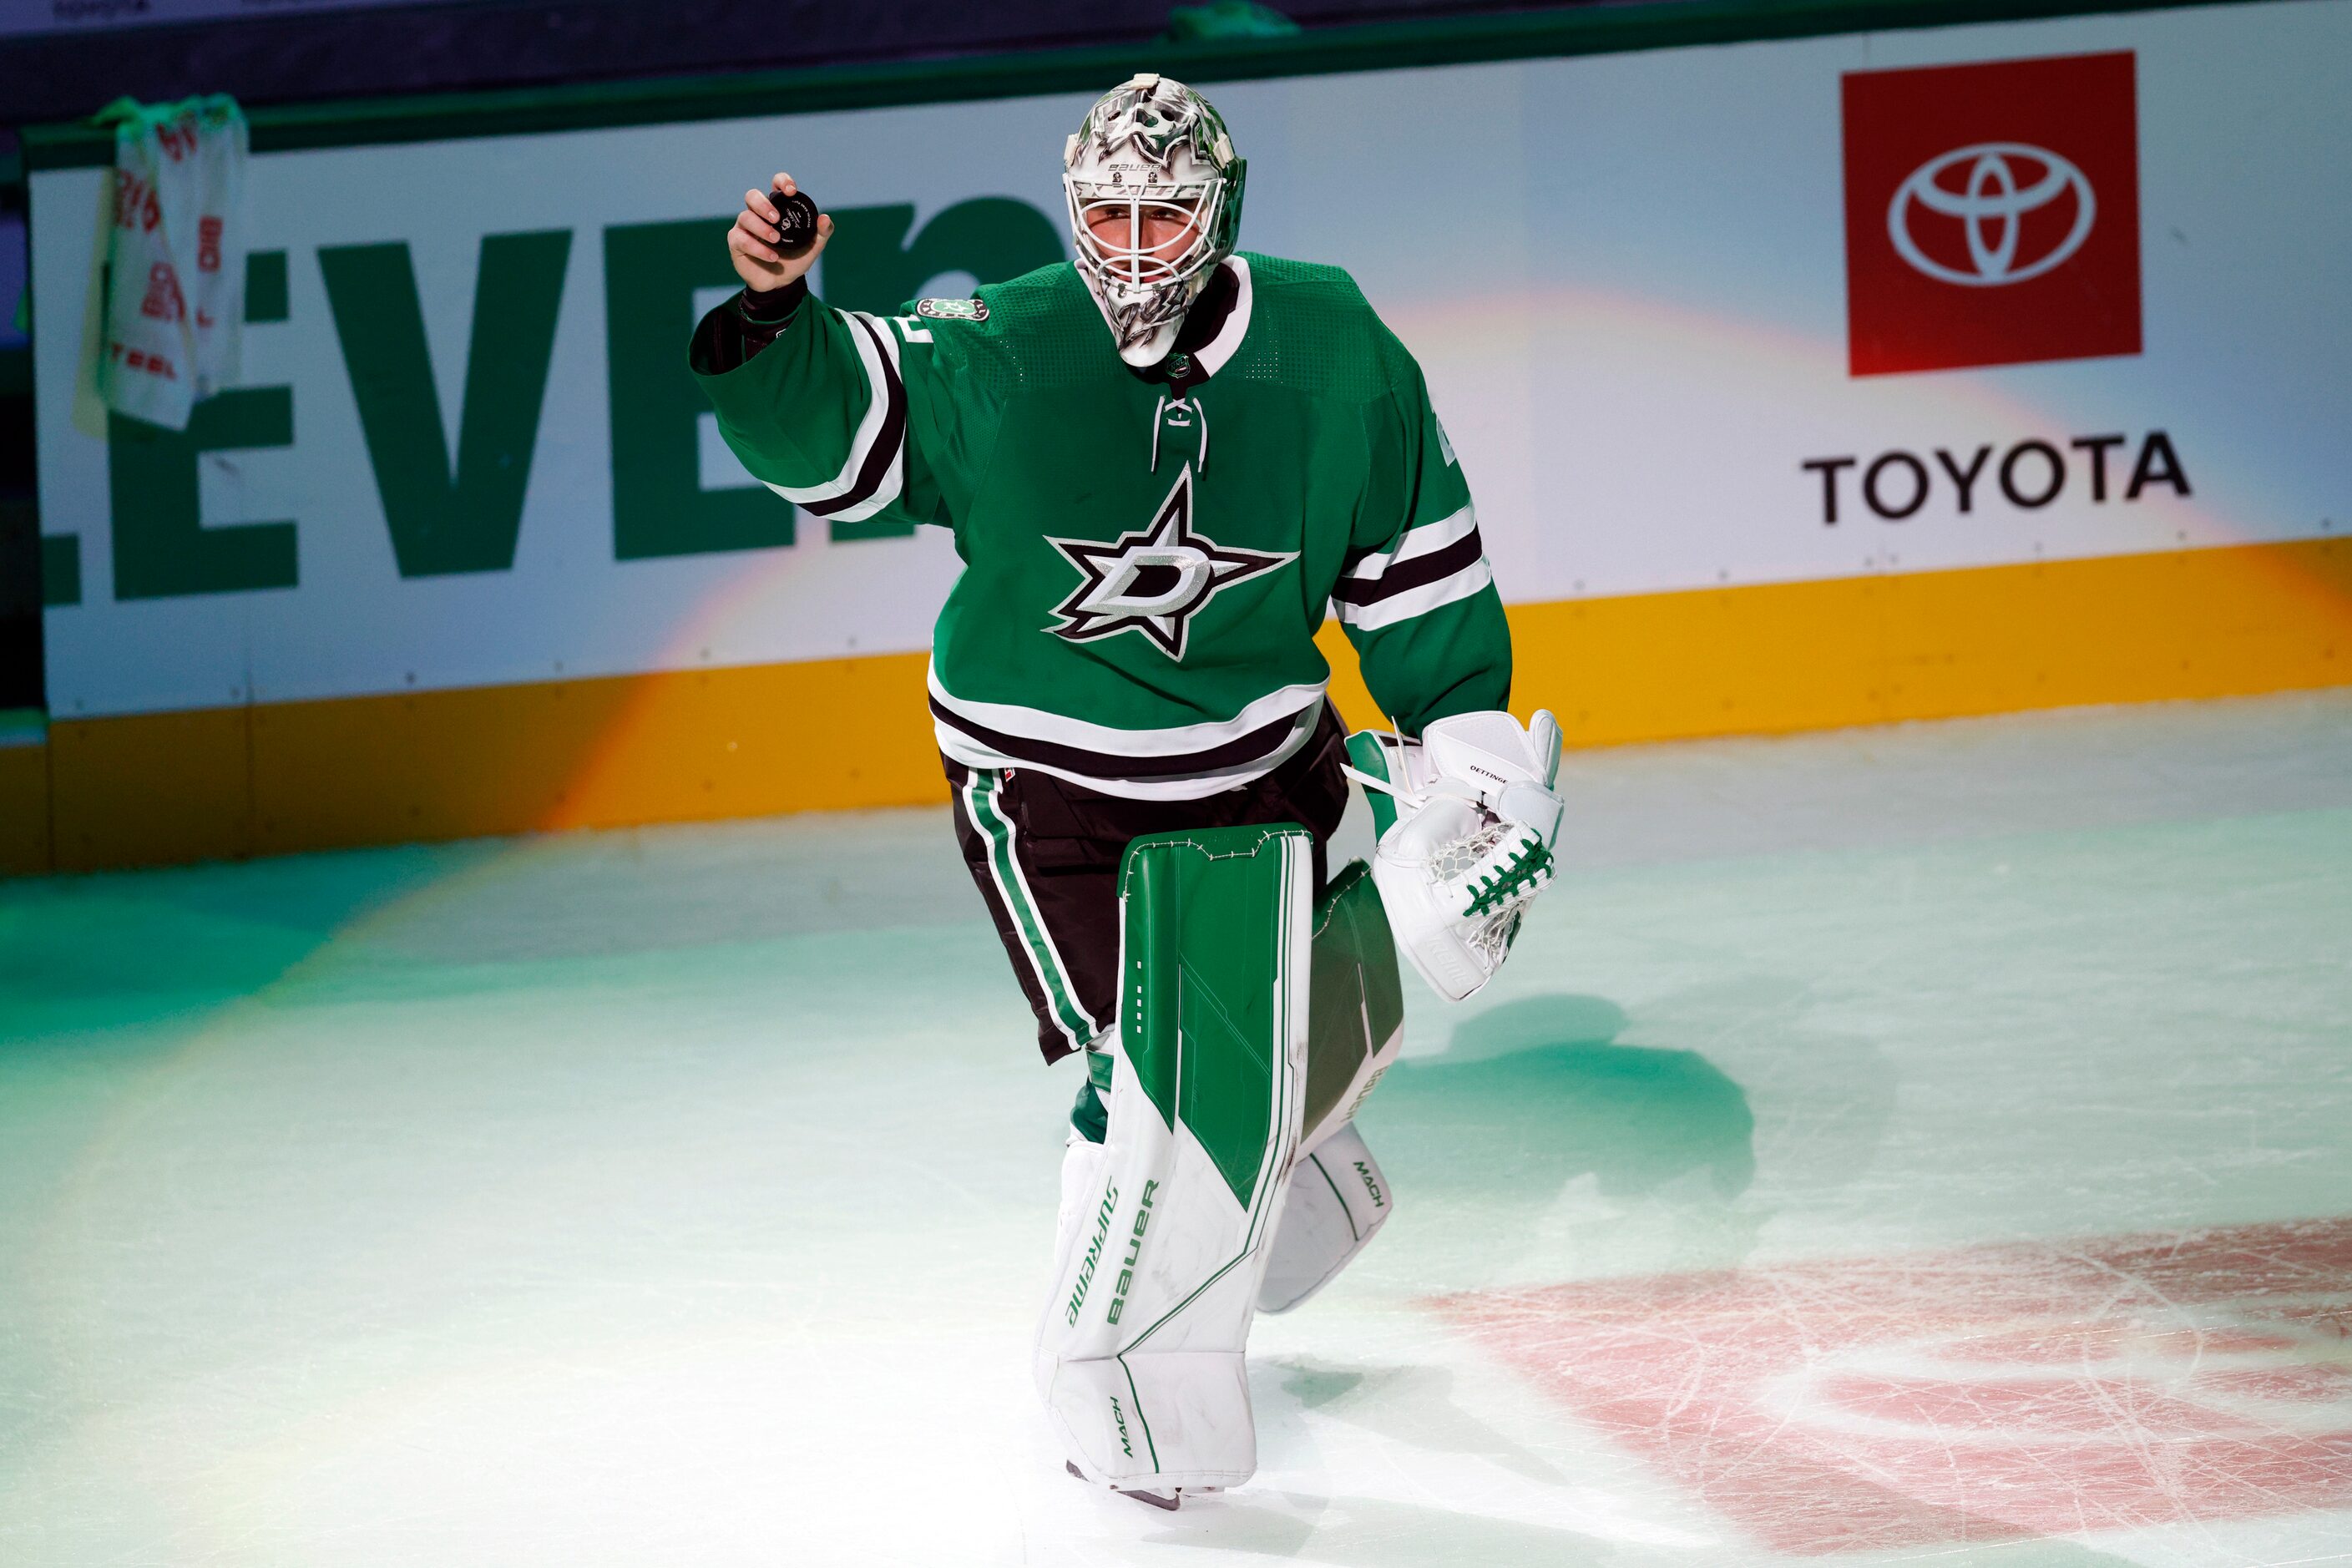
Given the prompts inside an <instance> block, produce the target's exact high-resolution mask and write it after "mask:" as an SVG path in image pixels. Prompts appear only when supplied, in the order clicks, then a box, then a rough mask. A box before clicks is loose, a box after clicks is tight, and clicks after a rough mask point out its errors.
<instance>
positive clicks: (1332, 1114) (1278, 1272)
mask: <svg viewBox="0 0 2352 1568" xmlns="http://www.w3.org/2000/svg"><path fill="white" fill-rule="evenodd" d="M1314 964H1315V978H1314V997H1313V1000H1312V1002H1311V1003H1310V1004H1309V1005H1308V1009H1307V1013H1308V1019H1307V1034H1308V1039H1307V1131H1306V1132H1305V1134H1304V1135H1302V1136H1301V1137H1300V1139H1299V1141H1298V1158H1297V1161H1296V1162H1295V1163H1294V1165H1293V1168H1292V1171H1291V1176H1290V1194H1289V1196H1288V1197H1286V1199H1285V1200H1284V1201H1283V1205H1282V1226H1281V1228H1280V1229H1278V1230H1276V1232H1275V1235H1274V1249H1273V1255H1272V1257H1271V1258H1269V1259H1268V1260H1267V1263H1266V1269H1265V1282H1264V1283H1263V1284H1262V1285H1260V1286H1259V1287H1258V1293H1257V1310H1259V1311H1261V1312H1286V1311H1288V1310H1290V1309H1292V1308H1293V1307H1296V1306H1297V1305H1298V1304H1299V1303H1301V1302H1302V1301H1305V1300H1307V1298H1308V1297H1309V1296H1312V1295H1313V1294H1315V1292H1316V1291H1318V1290H1319V1289H1322V1288H1323V1287H1324V1286H1325V1285H1326V1284H1328V1282H1329V1281H1330V1279H1331V1278H1332V1276H1334V1275H1336V1274H1338V1273H1339V1270H1341V1269H1342V1268H1346V1267H1347V1266H1348V1265H1349V1263H1350V1262H1352V1261H1353V1260H1354V1259H1355V1256H1356V1254H1358V1253H1360V1252H1361V1251H1362V1250H1363V1249H1364V1248H1365V1247H1368V1246H1370V1244H1371V1239H1372V1237H1374V1236H1375V1235H1376V1234H1378V1233H1379V1231H1380V1228H1381V1226H1383V1225H1385V1224H1386V1223H1388V1217H1389V1213H1390V1210H1391V1207H1392V1206H1393V1205H1392V1204H1391V1200H1390V1197H1389V1186H1388V1180H1387V1178H1386V1177H1384V1176H1382V1175H1381V1167H1380V1164H1379V1163H1378V1162H1377V1161H1375V1160H1374V1159H1373V1158H1372V1152H1371V1151H1370V1149H1368V1148H1366V1147H1365V1146H1364V1138H1363V1134H1362V1133H1360V1132H1359V1131H1356V1128H1355V1125H1354V1121H1355V1115H1356V1111H1357V1110H1358V1108H1359V1107H1360V1106H1361V1105H1362V1104H1363V1103H1364V1097H1365V1096H1367V1095H1369V1094H1370V1093H1371V1092H1372V1089H1373V1086H1374V1085H1376V1084H1378V1083H1379V1082H1380V1081H1381V1074H1382V1073H1385V1072H1386V1071H1388V1069H1389V1066H1390V1064H1391V1063H1392V1062H1394V1061H1395V1060H1396V1058H1397V1051H1398V1049H1399V1047H1401V1046H1402V1043H1403V1040H1404V988H1403V985H1402V983H1401V982H1400V980H1399V979H1398V975H1397V959H1396V941H1395V939H1394V938H1393V937H1391V935H1390V934H1389V922H1388V916H1387V915H1386V913H1385V912H1383V910H1382V909H1381V895H1380V893H1379V892H1378V891H1377V890H1376V889H1374V888H1373V886H1372V879H1371V877H1370V875H1369V874H1368V872H1367V871H1366V869H1365V867H1364V863H1363V862H1362V861H1360V860H1358V861H1356V862H1354V863H1353V864H1351V865H1349V867H1347V868H1345V869H1344V870H1342V871H1341V872H1340V873H1339V875H1338V876H1337V877H1335V878H1333V879H1331V886H1330V888H1329V889H1328V891H1326V892H1325V893H1324V895H1323V897H1322V898H1321V899H1320V900H1318V901H1317V903H1316V905H1315V959H1314Z"/></svg>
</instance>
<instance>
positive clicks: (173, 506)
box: [41, 250, 294, 609]
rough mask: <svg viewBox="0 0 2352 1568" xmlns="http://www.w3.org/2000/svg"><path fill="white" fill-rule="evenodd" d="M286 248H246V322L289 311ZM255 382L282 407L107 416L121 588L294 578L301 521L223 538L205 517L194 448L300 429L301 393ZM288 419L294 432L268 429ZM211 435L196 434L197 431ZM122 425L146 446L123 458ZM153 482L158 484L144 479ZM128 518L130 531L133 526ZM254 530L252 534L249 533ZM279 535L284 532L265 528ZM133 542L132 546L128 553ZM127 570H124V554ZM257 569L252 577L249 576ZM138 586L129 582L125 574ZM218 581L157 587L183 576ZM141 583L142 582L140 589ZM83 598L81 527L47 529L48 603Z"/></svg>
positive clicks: (266, 584) (190, 590)
mask: <svg viewBox="0 0 2352 1568" xmlns="http://www.w3.org/2000/svg"><path fill="white" fill-rule="evenodd" d="M286 296H287V289H286V253H285V252H284V251H282V250H255V251H249V252H247V255H246V258H245V319H246V321H247V322H248V323H260V322H270V321H284V320H285V319H286V315H287V306H286ZM250 390H253V391H256V392H263V393H268V394H273V395H276V396H277V397H278V399H279V400H280V401H281V402H282V403H283V405H284V408H283V413H282V415H278V414H277V413H275V412H274V411H275V408H276V405H273V404H270V403H268V402H267V401H265V402H264V403H261V404H247V405H245V407H244V410H243V411H242V412H240V413H236V414H229V415H224V414H222V413H220V412H217V411H215V412H214V413H210V414H207V413H206V412H205V410H206V409H207V408H208V407H210V406H211V403H210V402H207V403H201V404H198V405H196V408H195V411H194V414H193V415H192V416H190V422H189V427H188V429H187V430H186V431H185V432H184V433H183V432H175V431H170V430H164V429H161V428H159V427H158V426H152V425H147V424H143V423H142V422H140V421H138V420H135V419H133V420H124V421H120V422H118V421H116V420H114V419H112V418H110V419H109V421H108V425H107V454H106V456H107V488H108V490H109V497H108V505H109V506H110V509H111V510H112V512H113V515H114V518H115V521H114V525H113V527H114V560H115V567H114V574H115V589H114V594H115V597H116V598H118V599H139V598H158V597H168V596H171V595H177V594H214V593H235V592H237V591H238V590H240V589H245V588H284V587H290V586H292V585H293V583H294V546H293V534H292V529H293V524H291V523H245V524H238V525H236V527H244V528H262V529H284V530H286V531H287V532H286V533H285V534H284V535H283V536H282V539H283V543H282V545H281V544H279V543H265V544H232V545H218V544H215V543H213V542H212V541H214V540H215V539H220V538H226V537H228V536H230V535H232V534H234V533H235V532H236V528H215V529H204V528H202V527H201V524H200V522H199V521H198V519H197V502H196V500H195V499H194V498H195V496H196V495H197V493H198V491H197V488H196V468H195V462H196V456H197V454H198V453H199V452H203V451H230V450H235V449H237V448H243V447H282V446H285V445H287V444H288V442H289V441H290V440H291V439H292V430H293V421H294V415H293V401H292V395H291V394H290V393H289V391H288V389H287V388H285V387H282V386H280V387H256V388H252V389H250ZM281 423H282V424H283V426H284V427H285V429H286V432H287V433H286V434H285V435H284V436H282V437H268V431H269V430H270V429H273V428H276V427H277V426H278V424H281ZM200 434H201V435H202V437H203V438H204V439H205V441H207V442H209V443H210V444H209V445H205V446H199V445H195V444H194V442H195V441H196V439H197V437H199V435H200ZM117 435H121V436H122V437H124V438H125V439H128V440H130V441H132V442H136V443H138V447H139V449H138V450H136V451H129V452H125V453H123V454H121V460H120V461H118V460H117V454H116V452H115V447H114V442H115V437H117ZM149 485H152V487H153V489H142V486H149ZM126 525H127V527H128V530H129V531H128V532H127V533H126V532H125V528H126ZM192 530H193V531H192ZM246 537H247V538H248V539H250V538H252V537H254V536H251V535H247V536H246ZM262 537H266V538H272V539H276V538H279V537H281V536H278V535H265V536H262ZM126 551H127V552H128V553H127V555H126ZM126 561H127V563H128V565H129V574H128V576H127V577H126V576H125V572H124V568H125V563H126ZM247 578H250V579H251V580H249V581H248V580H246V579H247ZM126 581H127V582H129V583H130V584H132V587H131V588H129V589H126V588H125V587H124V586H123V584H124V583H125V582H126ZM177 582H190V583H194V584H206V583H212V582H218V583H219V585H218V586H202V585H198V586H192V587H171V586H163V587H160V588H159V587H158V586H157V585H158V584H173V583H177ZM142 590H143V591H142ZM80 603H81V536H80V535H79V534H78V533H49V534H44V535H42V536H41V605H42V607H43V608H45V609H62V608H64V607H66V606H68V605H79V604H80Z"/></svg>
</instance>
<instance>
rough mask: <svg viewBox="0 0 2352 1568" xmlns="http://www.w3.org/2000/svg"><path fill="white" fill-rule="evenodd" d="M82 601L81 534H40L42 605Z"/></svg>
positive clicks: (50, 606)
mask: <svg viewBox="0 0 2352 1568" xmlns="http://www.w3.org/2000/svg"><path fill="white" fill-rule="evenodd" d="M80 603H81V535H80V534H79V533H45V534H43V535H41V607H42V608H43V609H45V610H54V609H58V608H61V607H62V606H64V605H79V604H80Z"/></svg>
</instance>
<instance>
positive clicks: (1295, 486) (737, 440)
mask: <svg viewBox="0 0 2352 1568" xmlns="http://www.w3.org/2000/svg"><path fill="white" fill-rule="evenodd" d="M1221 270H1222V272H1223V276H1222V277H1220V278H1218V279H1215V281H1214V283H1213V286H1212V288H1211V289H1209V290H1207V291H1206V292H1205V293H1204V294H1203V295H1202V299H1201V300H1200V302H1199V303H1197V304H1196V305H1195V306H1194V307H1193V313H1192V317H1191V318H1188V320H1187V322H1186V326H1185V331H1184V333H1183V336H1182V337H1181V338H1180V339H1179V341H1178V343H1177V352H1176V353H1172V354H1171V355H1170V356H1169V358H1168V360H1167V361H1166V362H1165V363H1163V364H1161V365H1160V366H1159V367H1156V369H1155V370H1153V371H1152V372H1150V373H1138V372H1136V371H1133V370H1131V369H1129V367H1128V366H1127V365H1126V364H1125V363H1123V362H1122V361H1121V360H1120V359H1119V357H1118V353H1116V352H1115V351H1114V350H1113V347H1112V343H1111V338H1110V333H1109V331H1108V329H1107V328H1106V327H1105V325H1104V323H1103V321H1102V317H1101V315H1100V314H1099V312H1098V311H1097V310H1096V308H1095V304H1094V301H1093V299H1092V297H1091V296H1089V295H1088V294H1087V290H1086V287H1085V285H1084V284H1083V283H1082V282H1081V281H1080V280H1079V279H1078V276H1077V274H1076V270H1075V269H1074V268H1071V267H1069V266H1068V265H1066V264H1064V265H1059V266H1054V267H1045V268H1039V269H1038V270H1036V271H1034V272H1032V273H1029V274H1027V275H1026V276H1024V277H1021V278H1017V279H1013V280H1012V281H1011V282H1008V283H1001V284H996V285H993V286H991V287H988V288H983V289H981V290H980V291H979V293H978V294H977V296H975V297H974V298H971V299H960V300H919V301H917V302H915V303H914V304H913V305H911V306H910V307H908V310H907V311H906V313H905V314H903V315H898V316H893V317H887V318H880V317H875V316H869V315H866V314H864V313H860V312H848V311H842V310H832V309H830V308H827V307H825V306H823V305H822V304H820V303H819V302H817V301H816V300H814V299H803V300H800V302H799V304H798V305H797V307H796V308H794V309H793V313H792V316H791V319H790V321H789V322H788V323H786V324H785V325H784V326H782V329H781V330H780V331H776V332H775V335H774V336H773V338H772V341H768V342H765V343H764V344H763V345H762V344H760V343H759V342H756V337H757V335H758V332H759V329H758V328H757V327H756V326H755V327H754V328H753V329H752V337H751V339H750V340H747V338H746V333H745V329H744V327H743V325H742V318H741V317H740V315H738V314H736V312H737V310H738V303H737V302H733V301H730V303H729V304H726V305H722V306H720V307H719V310H714V311H713V312H712V313H711V314H710V316H709V317H706V318H705V319H704V321H703V322H702V324H701V326H700V327H699V328H698V330H697V332H696V334H695V340H694V344H693V347H692V350H691V357H692V363H693V366H694V369H695V371H696V373H697V374H698V376H699V377H700V379H701V382H702V384H703V387H704V389H705V390H706V391H707V392H708V394H709V397H710V401H711V404H712V405H713V406H714V407H715V408H716V409H717V410H718V413H719V429H720V431H721V432H722V433H723V434H724V436H725V437H726V439H727V443H728V445H729V446H730V447H732V448H733V449H734V451H735V454H736V455H737V456H738V457H739V458H741V459H742V461H743V465H744V467H745V468H749V469H750V470H751V473H752V475H753V476H754V477H756V478H757V479H760V480H761V482H763V483H765V484H766V485H768V486H769V488H770V489H773V490H775V491H776V492H777V493H778V494H779V495H781V496H782V497H783V498H784V499H785V500H790V501H792V502H793V503H795V504H797V505H799V506H802V507H803V508H805V509H807V510H809V511H810V512H812V513H814V514H816V515H818V516H822V517H827V518H832V519H838V520H842V521H857V520H862V519H866V518H876V517H880V518H887V519H894V520H899V521H913V522H919V523H933V524H937V525H939V526H941V527H944V528H948V529H950V530H952V531H953V532H954V535H955V543H956V550H957V552H958V553H959V554H960V555H961V557H962V559H963V563H964V570H963V574H962V576H961V578H960V579H959V580H958V582H957V584H956V585H955V588H954V590H953V591H952V592H951V593H950V595H949V596H948V601H947V605H946V606H945V608H944V609H942V610H941V612H940V618H939V625H938V627H937V629H936V631H935V633H934V635H933V638H932V646H931V665H930V677H929V687H930V706H931V714H932V718H933V721H934V723H935V726H936V728H937V731H938V735H939V743H940V750H941V751H942V752H946V753H947V755H948V756H950V757H951V758H953V759H954V760H956V761H958V762H960V763H964V764H965V765H967V766H970V767H973V768H983V769H985V768H1013V767H1032V768H1040V769H1043V770H1045V771H1046V772H1048V773H1055V774H1057V775H1059V776H1061V777H1064V778H1066V779H1070V780H1072V781H1074V782H1076V783H1078V784H1084V785H1087V786H1088V787H1090V788H1094V789H1097V790H1101V791H1103V792H1105V793H1108V794H1111V795H1126V796H1130V797H1136V798H1143V799H1192V798H1197V797H1199V796H1202V795H1211V794H1213V793H1215V792H1217V791H1219V790H1223V789H1230V788H1233V787H1234V786H1236V785H1238V784H1245V783H1247V782H1248V781H1250V780H1251V779H1254V778H1255V777H1257V776H1258V775H1259V774H1261V773H1265V772H1266V771H1268V770H1269V769H1271V768H1273V767H1275V766H1276V765H1277V764H1279V763H1281V762H1283V761H1284V760H1285V759H1286V758H1287V757H1288V756H1290V755H1291V754H1292V753H1293V752H1296V751H1297V749H1298V748H1299V746H1301V745H1302V744H1303V743H1304V742H1306V739H1307V736H1308V734H1309V733H1310V732H1311V731H1313V729H1314V727H1315V723H1316V721H1317V719H1318V715H1319V713H1320V711H1321V709H1322V706H1323V699H1324V688H1325V685H1326V683H1327V681H1328V679H1329V674H1330V671H1329V667H1328V665H1327V664H1326V663H1325V662H1324V659H1323V656H1322V654H1321V653H1320V651H1319V650H1318V648H1317V647H1316V646H1315V642H1314V637H1315V633H1316V630H1317V628H1318V626H1321V625H1322V622H1323V620H1324V616H1325V614H1326V611H1327V606H1328V608H1330V609H1333V610H1336V611H1337V613H1338V615H1339V620H1340V623H1341V625H1342V626H1343V627H1344V628H1345V630H1346V633H1347V635H1348V637H1349V639H1350V640H1351V641H1352V642H1353V643H1354V644H1355V646H1356V647H1357V649H1358V651H1359V653H1360V658H1361V663H1362V668H1363V674H1364V679H1365V683H1366V684H1367V685H1368V686H1369V687H1370V690H1371V693H1372V696H1373V698H1374V699H1375V700H1378V701H1379V702H1380V703H1381V706H1382V707H1383V708H1384V709H1385V710H1387V711H1388V712H1389V713H1390V714H1391V715H1392V716H1393V718H1394V720H1395V721H1396V723H1397V724H1398V726H1399V727H1400V728H1401V729H1402V730H1403V731H1405V733H1407V734H1414V733H1418V731H1419V730H1420V728H1421V726H1422V725H1423V724H1425V723H1427V722H1428V721H1431V720H1433V719H1439V718H1443V717H1444V716H1446V715H1447V714H1450V713H1457V712H1465V711H1469V710H1476V709H1489V708H1500V707H1503V706H1505V704H1506V703H1507V700H1508V697H1509V691H1510V635H1509V631H1508V629H1507V626H1506V625H1505V623H1504V619H1503V610H1502V605H1501V603H1500V601H1499V600H1498V599H1497V598H1496V595H1495V589H1494V585H1493V578H1492V574H1490V572H1489V571H1488V569H1487V565H1486V556H1485V552H1484V547H1483V545H1482V544H1481V543H1480V541H1479V537H1478V523H1477V517H1476V514H1475V512H1474V511H1473V510H1472V508H1471V504H1470V489H1469V486H1468V484H1467V482H1466V481H1465V479H1464V478H1463V474H1462V470H1461V468H1460V466H1459V465H1458V464H1457V463H1456V462H1455V460H1454V448H1453V447H1452V445H1451V443H1449V442H1448V441H1447V439H1446V436H1445V432H1444V429H1443V428H1441V427H1440V426H1439V425H1438V422H1437V416H1436V415H1435V414H1434V413H1433V412H1432V410H1431V408H1430V406H1429V395H1428V391H1427V389H1426V387H1425V386H1424V385H1423V381H1422V375H1421V370H1420V367H1419V366H1418V365H1416V364H1415V363H1413V360H1412V355H1411V354H1410V353H1408V352H1407V351H1406V350H1405V348H1404V345H1403V344H1402V343H1401V342H1398V341H1397V339H1396V337H1395V336H1394V334H1392V333H1391V332H1390V331H1389V330H1388V329H1387V328H1386V327H1385V326H1384V325H1382V324H1381V321H1380V318H1379V317H1378V316H1377V315H1375V314H1374V313H1373V311H1372V309H1371V307H1370V304H1369V303H1367V302H1366V301H1365V300H1364V297H1363V295H1362V293H1361V292H1360V291H1359V290H1358V289H1357V288H1356V286H1355V284H1354V282H1353V281H1352V280H1351V279H1349V277H1348V276H1347V274H1345V273H1344V272H1341V271H1339V269H1337V268H1328V267H1313V266H1307V265H1304V264H1302V263H1298V262H1292V261H1280V260H1275V259H1271V258H1265V257H1257V256H1243V255H1236V256H1234V257H1232V258H1228V259H1227V260H1226V261H1225V262H1223V264H1222V268H1221ZM747 341H748V342H749V346H748V347H747V346H746V343H747ZM1187 344H1191V345H1193V346H1192V347H1190V348H1189V349H1188V348H1187V346H1186V345H1187Z"/></svg>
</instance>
